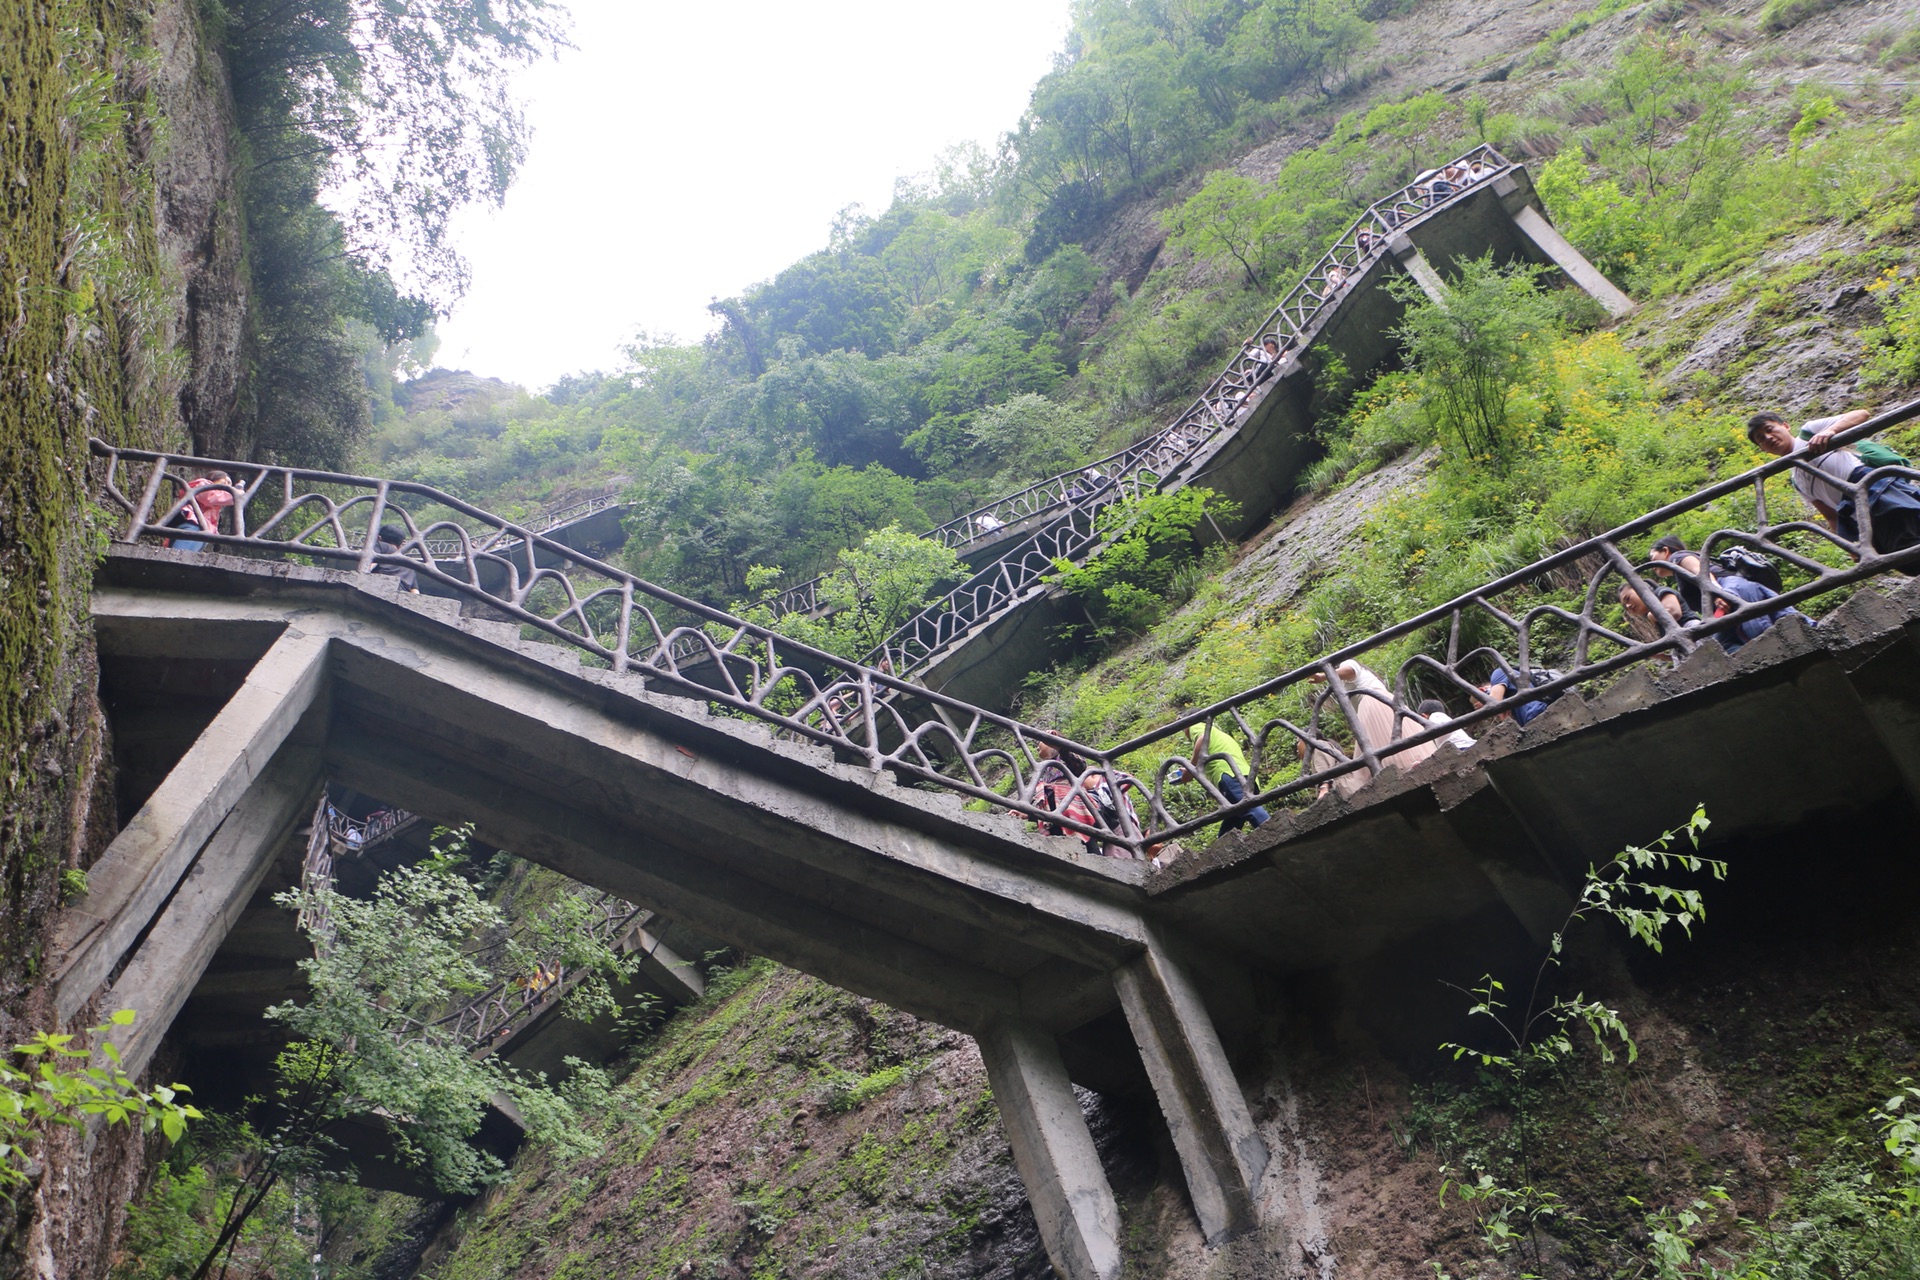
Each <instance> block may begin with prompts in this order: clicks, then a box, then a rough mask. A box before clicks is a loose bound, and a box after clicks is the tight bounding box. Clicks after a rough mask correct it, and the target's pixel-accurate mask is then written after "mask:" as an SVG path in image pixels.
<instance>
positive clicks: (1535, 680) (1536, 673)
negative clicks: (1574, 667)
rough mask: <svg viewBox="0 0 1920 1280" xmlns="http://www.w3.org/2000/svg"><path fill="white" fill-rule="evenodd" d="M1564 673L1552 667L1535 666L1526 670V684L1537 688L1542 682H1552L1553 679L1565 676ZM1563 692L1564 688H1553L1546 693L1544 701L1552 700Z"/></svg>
mask: <svg viewBox="0 0 1920 1280" xmlns="http://www.w3.org/2000/svg"><path fill="white" fill-rule="evenodd" d="M1566 674H1567V673H1566V672H1564V671H1555V670H1554V669H1553V668H1552V667H1535V668H1534V669H1533V670H1532V671H1529V672H1527V684H1528V685H1530V686H1531V687H1533V688H1535V689H1538V688H1539V687H1540V686H1541V685H1543V684H1552V683H1553V682H1554V681H1555V680H1560V679H1563V678H1565V676H1566ZM1565 692H1566V690H1565V689H1555V690H1554V691H1553V692H1552V693H1550V694H1548V695H1547V697H1546V701H1548V702H1552V701H1553V700H1554V699H1555V698H1557V697H1559V696H1560V695H1561V694H1563V693H1565Z"/></svg>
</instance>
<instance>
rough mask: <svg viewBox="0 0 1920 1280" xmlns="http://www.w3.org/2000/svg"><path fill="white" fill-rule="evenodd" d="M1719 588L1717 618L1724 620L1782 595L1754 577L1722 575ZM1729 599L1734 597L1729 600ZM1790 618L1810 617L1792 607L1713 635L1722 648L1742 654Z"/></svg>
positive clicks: (1756, 615)
mask: <svg viewBox="0 0 1920 1280" xmlns="http://www.w3.org/2000/svg"><path fill="white" fill-rule="evenodd" d="M1715 587H1716V591H1715V594H1714V598H1713V616H1714V617H1716V618H1724V617H1726V616H1727V615H1728V614H1730V613H1732V612H1733V611H1734V610H1736V609H1739V608H1740V607H1741V606H1743V605H1746V604H1759V603H1762V602H1764V601H1767V600H1771V599H1773V598H1774V597H1775V596H1777V595H1779V594H1780V593H1779V592H1778V591H1775V590H1774V589H1773V588H1772V587H1768V586H1764V585H1762V584H1760V583H1758V582H1754V581H1753V580H1752V579H1750V578H1743V577H1741V576H1740V575H1739V574H1737V573H1724V572H1723V573H1721V574H1720V575H1718V580H1717V581H1716V583H1715ZM1722 593H1724V594H1722ZM1728 596H1732V597H1734V598H1733V599H1728ZM1787 617H1794V618H1805V617H1806V615H1805V614H1803V613H1801V612H1800V611H1799V610H1798V609H1795V608H1793V607H1792V606H1791V605H1788V606H1786V607H1785V608H1781V609H1775V610H1773V611H1771V612H1768V613H1760V614H1755V615H1754V616H1753V617H1751V618H1748V619H1747V620H1746V621H1744V622H1741V623H1737V624H1736V625H1734V626H1732V627H1730V628H1727V629H1726V630H1724V631H1716V632H1714V633H1713V638H1714V639H1716V640H1718V641H1719V642H1720V647H1721V648H1723V649H1725V650H1726V651H1727V652H1728V653H1730V654H1733V653H1738V652H1740V650H1741V648H1742V647H1743V646H1745V645H1746V644H1748V643H1749V642H1751V641H1753V640H1755V639H1758V638H1759V636H1760V633H1761V632H1763V631H1765V630H1766V629H1767V628H1768V627H1770V626H1772V625H1773V624H1774V623H1776V622H1778V621H1780V619H1782V618H1787Z"/></svg>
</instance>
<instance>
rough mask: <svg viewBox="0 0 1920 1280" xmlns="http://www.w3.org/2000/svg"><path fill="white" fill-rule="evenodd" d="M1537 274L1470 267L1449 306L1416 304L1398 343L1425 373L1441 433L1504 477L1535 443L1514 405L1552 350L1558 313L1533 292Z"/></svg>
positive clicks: (1415, 290) (1415, 292)
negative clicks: (1523, 430)
mask: <svg viewBox="0 0 1920 1280" xmlns="http://www.w3.org/2000/svg"><path fill="white" fill-rule="evenodd" d="M1538 274H1539V273H1538V271H1537V270H1536V269H1534V268H1531V267H1516V268H1511V269H1504V270H1503V269H1501V268H1499V267H1496V266H1494V265H1493V259H1492V257H1491V256H1490V255H1489V256H1488V257H1484V258H1480V259H1477V260H1475V261H1472V262H1468V263H1466V264H1464V266H1463V267H1462V269H1461V272H1460V275H1459V276H1458V277H1457V278H1455V279H1454V280H1452V281H1451V282H1449V284H1448V286H1447V291H1446V298H1445V300H1444V301H1443V302H1425V303H1422V302H1420V301H1419V299H1420V298H1421V296H1422V295H1421V293H1420V290H1419V286H1418V285H1413V284H1411V283H1410V282H1402V283H1401V285H1400V287H1399V292H1400V296H1401V297H1402V298H1404V299H1406V300H1407V301H1409V302H1413V303H1414V304H1415V305H1413V306H1412V307H1411V308H1410V309H1409V310H1408V312H1407V315H1406V319H1405V320H1404V321H1402V322H1401V325H1400V327H1399V329H1398V330H1396V336H1397V337H1398V338H1399V339H1400V341H1401V342H1402V343H1404V344H1405V346H1406V349H1407V356H1408V359H1409V361H1410V362H1411V363H1412V364H1413V365H1414V366H1415V367H1416V368H1417V369H1418V370H1419V371H1420V376H1421V383H1422V387H1423V392H1424V394H1423V397H1422V403H1423V405H1424V406H1425V409H1426V413H1427V416H1428V418H1429V420H1430V421H1431V423H1432V425H1433V427H1434V430H1435V433H1436V434H1437V435H1438V436H1439V437H1440V438H1441V439H1442V440H1443V441H1445V442H1446V443H1447V445H1448V447H1449V449H1451V450H1455V451H1457V456H1458V457H1459V458H1460V459H1461V460H1462V461H1465V462H1469V463H1473V464H1481V465H1487V466H1491V467H1492V468H1494V469H1495V470H1496V471H1505V470H1506V469H1507V467H1508V466H1509V465H1510V464H1511V462H1512V460H1513V457H1514V455H1515V453H1516V452H1517V451H1518V450H1519V449H1520V448H1522V447H1524V446H1526V445H1527V444H1529V443H1531V442H1530V441H1529V440H1528V439H1526V437H1525V436H1524V435H1523V434H1522V433H1521V432H1520V430H1519V429H1518V422H1517V419H1516V412H1515V411H1516V409H1519V408H1521V407H1522V406H1519V405H1516V404H1515V403H1514V402H1515V401H1516V400H1519V399H1520V398H1521V397H1520V395H1519V394H1518V393H1519V392H1520V389H1521V388H1522V387H1523V386H1524V385H1525V384H1526V383H1527V381H1529V380H1530V379H1531V378H1532V377H1533V376H1534V374H1535V372H1536V370H1537V369H1538V367H1539V364H1540V362H1541V360H1542V359H1543V358H1544V357H1545V355H1546V352H1547V351H1548V350H1549V349H1550V348H1551V346H1552V342H1553V338H1554V336H1555V330H1556V328H1557V321H1558V312H1557V308H1556V306H1555V304H1554V301H1553V299H1552V298H1550V297H1548V296H1547V295H1545V294H1543V293H1542V292H1541V291H1540V290H1539V288H1538V287H1536V285H1535V278H1536V277H1537V275H1538Z"/></svg>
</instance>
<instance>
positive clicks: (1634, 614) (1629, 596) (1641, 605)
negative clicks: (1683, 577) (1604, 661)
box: [1620, 583, 1699, 640]
mask: <svg viewBox="0 0 1920 1280" xmlns="http://www.w3.org/2000/svg"><path fill="white" fill-rule="evenodd" d="M1647 590H1649V591H1651V592H1653V593H1654V598H1655V599H1656V600H1658V601H1659V602H1660V608H1661V610H1662V611H1663V612H1665V613H1666V615H1667V616H1668V617H1670V618H1672V619H1673V620H1674V621H1675V622H1677V623H1683V624H1684V623H1687V622H1692V621H1696V620H1698V618H1699V615H1698V614H1695V615H1693V616H1692V617H1689V616H1688V615H1687V604H1686V601H1684V600H1682V599H1681V598H1680V593H1679V592H1678V591H1675V590H1674V589H1673V588H1672V587H1661V586H1655V585H1653V584H1652V583H1649V584H1648V585H1647ZM1620 607H1621V608H1623V609H1625V610H1626V611H1627V617H1628V618H1629V619H1630V620H1631V619H1639V620H1641V621H1644V622H1645V623H1647V624H1648V625H1649V626H1650V627H1652V629H1653V635H1651V636H1645V637H1642V638H1643V639H1649V640H1651V639H1653V638H1654V636H1658V635H1661V634H1662V633H1663V632H1664V631H1665V628H1664V627H1662V626H1661V625H1660V622H1659V620H1658V619H1656V618H1655V617H1654V616H1653V610H1651V609H1649V608H1648V607H1647V601H1646V597H1645V596H1642V595H1641V594H1640V593H1639V592H1638V591H1636V590H1634V589H1633V587H1632V586H1631V585H1629V584H1626V583H1622V584H1621V586H1620Z"/></svg>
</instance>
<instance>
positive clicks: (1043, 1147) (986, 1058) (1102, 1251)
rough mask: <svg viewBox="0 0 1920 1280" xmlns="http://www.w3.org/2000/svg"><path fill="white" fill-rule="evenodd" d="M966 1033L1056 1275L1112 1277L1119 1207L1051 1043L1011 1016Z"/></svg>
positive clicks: (1065, 1278)
mask: <svg viewBox="0 0 1920 1280" xmlns="http://www.w3.org/2000/svg"><path fill="white" fill-rule="evenodd" d="M974 1040H975V1041H976V1042H977V1043H978V1044H979V1046H980V1057H981V1060H982V1061H983V1062H985V1063H986V1067H987V1080H988V1083H989V1084H991V1085H992V1087H993V1099H994V1102H995V1103H997V1104H998V1105H999V1108H1000V1122H1001V1123H1002V1124H1003V1125H1005V1126H1006V1130H1007V1144H1008V1145H1009V1146H1011V1147H1012V1148H1013V1162H1014V1164H1015V1165H1016V1166H1017V1167H1018V1168H1019V1170H1020V1177H1021V1180H1022V1181H1024V1182H1025V1183H1026V1184H1027V1199H1028V1200H1029V1201H1030V1202H1031V1203H1032V1205H1033V1216H1034V1218H1035V1220H1036V1221H1038V1223H1039V1224H1040V1236H1041V1239H1043V1240H1044V1241H1045V1242H1046V1246H1047V1256H1048V1257H1049V1258H1051V1259H1052V1260H1053V1269H1054V1270H1055V1271H1056V1272H1057V1273H1059V1275H1060V1276H1061V1278H1062V1280H1115V1278H1116V1277H1118V1276H1119V1274H1120V1263H1121V1260H1122V1259H1121V1256H1120V1210H1119V1208H1118V1207H1117V1206H1116V1205H1115V1204H1114V1201H1113V1188H1112V1187H1111V1186H1109V1185H1108V1184H1107V1175H1106V1171H1105V1170H1103V1169H1102V1168H1101V1167H1100V1153H1099V1152H1097V1151H1095V1150H1094V1146H1093V1135H1092V1134H1091V1133H1089V1132H1088V1131H1087V1119H1086V1116H1085V1115H1083V1114H1082V1113H1081V1111H1080V1103H1079V1100H1078V1099H1076V1098H1075V1097H1074V1095H1073V1086H1072V1085H1071V1084H1069V1083H1068V1081H1067V1069H1066V1067H1065V1066H1063V1065H1062V1064H1061V1062H1060V1049H1059V1046H1057V1045H1056V1044H1054V1042H1053V1037H1052V1036H1051V1035H1049V1034H1047V1033H1046V1032H1045V1031H1042V1030H1040V1029H1039V1028H1037V1027H1033V1026H1030V1025H1027V1024H1024V1023H1018V1022H999V1023H995V1024H993V1025H992V1026H989V1027H986V1028H984V1029H982V1030H980V1031H978V1032H976V1033H975V1034H974Z"/></svg>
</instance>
